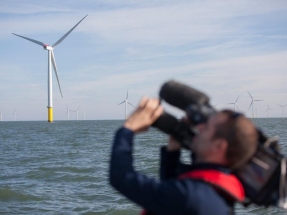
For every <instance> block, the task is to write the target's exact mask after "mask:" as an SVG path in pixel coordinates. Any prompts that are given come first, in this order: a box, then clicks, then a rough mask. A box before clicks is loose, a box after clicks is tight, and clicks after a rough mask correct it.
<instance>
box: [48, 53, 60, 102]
mask: <svg viewBox="0 0 287 215" xmlns="http://www.w3.org/2000/svg"><path fill="white" fill-rule="evenodd" d="M51 52H52V64H53V67H54V72H55V75H56V78H57V82H58V86H59V89H60V93H61V96H62V98H63V94H62V90H61V86H60V81H59V77H58V72H57V66H56V61H55V56H54V52H53V50H52V51H51Z"/></svg>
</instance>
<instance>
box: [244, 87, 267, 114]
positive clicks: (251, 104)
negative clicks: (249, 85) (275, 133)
mask: <svg viewBox="0 0 287 215" xmlns="http://www.w3.org/2000/svg"><path fill="white" fill-rule="evenodd" d="M247 92H248V91H247ZM248 94H249V95H250V97H251V100H252V101H251V103H250V106H249V108H248V110H249V109H250V107H251V106H252V118H254V114H253V102H259V101H263V100H254V99H253V97H252V96H251V94H250V93H249V92H248Z"/></svg>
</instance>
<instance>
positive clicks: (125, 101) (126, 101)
mask: <svg viewBox="0 0 287 215" xmlns="http://www.w3.org/2000/svg"><path fill="white" fill-rule="evenodd" d="M128 97H129V91H127V97H126V99H125V100H124V101H123V102H121V103H119V104H118V105H120V104H123V103H125V119H127V104H129V105H131V106H133V105H132V104H131V103H129V102H128ZM133 107H135V106H133Z"/></svg>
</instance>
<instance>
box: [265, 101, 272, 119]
mask: <svg viewBox="0 0 287 215" xmlns="http://www.w3.org/2000/svg"><path fill="white" fill-rule="evenodd" d="M269 110H273V109H271V108H269V105H268V104H267V109H266V111H265V112H267V111H268V118H269Z"/></svg>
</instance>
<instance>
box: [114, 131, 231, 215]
mask: <svg viewBox="0 0 287 215" xmlns="http://www.w3.org/2000/svg"><path fill="white" fill-rule="evenodd" d="M133 136H134V133H133V132H132V131H131V130H129V129H126V128H121V129H119V130H118V131H117V133H116V135H115V139H114V143H113V146H112V153H111V162H110V184H111V185H112V186H113V187H114V188H115V189H116V190H118V191H119V192H120V193H122V194H123V195H124V196H126V197H127V198H129V199H130V200H131V201H133V202H135V203H136V204H138V205H140V206H141V207H142V208H145V209H146V210H147V211H149V212H152V213H153V214H156V215H160V214H163V215H169V214H170V215H185V214H186V215H187V214H188V215H192V214H206V215H211V214H213V215H217V214H218V215H219V214H220V215H223V214H229V215H230V214H232V213H233V203H232V202H229V201H227V200H226V199H225V198H223V196H221V195H220V194H219V193H218V192H216V191H215V190H214V188H213V187H212V186H211V185H210V184H208V183H206V182H203V181H200V180H194V179H177V176H178V164H179V157H180V152H178V151H176V152H167V151H166V150H165V148H162V150H161V169H160V181H158V180H156V179H154V178H150V177H148V176H146V175H143V174H141V173H139V172H136V171H135V170H134V167H133V158H132V148H133ZM204 168H209V169H210V168H212V169H217V170H220V171H221V170H222V171H228V170H227V169H226V168H224V167H222V166H219V165H212V164H202V165H189V167H188V169H189V170H190V169H204Z"/></svg>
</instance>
